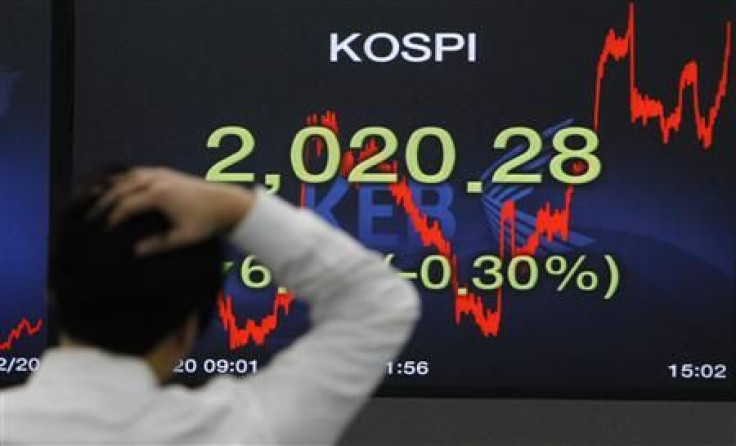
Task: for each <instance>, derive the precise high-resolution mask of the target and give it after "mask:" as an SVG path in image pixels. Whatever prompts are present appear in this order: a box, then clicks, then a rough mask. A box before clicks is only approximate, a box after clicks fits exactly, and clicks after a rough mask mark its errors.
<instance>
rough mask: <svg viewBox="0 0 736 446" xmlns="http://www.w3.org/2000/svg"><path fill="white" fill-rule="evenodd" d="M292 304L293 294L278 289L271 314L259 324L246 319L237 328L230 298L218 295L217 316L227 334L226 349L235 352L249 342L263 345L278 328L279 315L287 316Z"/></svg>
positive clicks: (221, 294)
mask: <svg viewBox="0 0 736 446" xmlns="http://www.w3.org/2000/svg"><path fill="white" fill-rule="evenodd" d="M293 302H294V295H293V294H291V293H288V292H286V291H284V290H281V289H279V290H278V291H277V292H276V297H275V298H274V301H273V308H272V312H271V313H269V314H268V315H266V316H265V317H264V318H263V319H262V320H261V321H260V322H257V321H255V320H254V319H248V320H246V322H245V324H244V326H243V327H239V326H238V322H237V320H236V316H235V311H234V310H233V298H232V296H229V295H227V296H225V295H224V294H223V293H220V295H219V297H218V298H217V314H218V315H219V317H220V320H221V322H222V325H223V328H224V329H225V332H226V333H227V334H228V347H229V348H230V349H231V350H236V349H238V348H240V347H243V346H245V345H248V344H249V343H250V342H253V343H255V344H256V345H263V343H264V342H265V341H266V338H267V337H268V335H270V334H271V333H272V332H273V331H274V330H276V329H277V328H278V327H279V322H280V315H281V314H282V313H283V315H284V316H288V315H289V311H290V309H291V304H292V303H293Z"/></svg>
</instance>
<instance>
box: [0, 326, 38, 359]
mask: <svg viewBox="0 0 736 446" xmlns="http://www.w3.org/2000/svg"><path fill="white" fill-rule="evenodd" d="M41 327H43V319H39V320H38V322H36V324H35V325H33V324H32V323H31V322H30V321H29V320H28V319H26V318H23V319H21V321H20V322H19V323H18V325H17V326H16V327H15V328H13V329H12V330H10V333H9V334H8V336H7V337H6V338H5V341H3V342H0V351H8V350H10V349H12V348H13V344H15V342H16V341H18V340H19V339H21V338H22V337H23V336H24V335H25V336H28V337H31V336H35V335H37V334H38V333H39V332H40V331H41Z"/></svg>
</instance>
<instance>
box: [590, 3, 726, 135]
mask: <svg viewBox="0 0 736 446" xmlns="http://www.w3.org/2000/svg"><path fill="white" fill-rule="evenodd" d="M636 56H637V54H636V11H635V7H634V3H630V4H629V19H628V26H627V29H626V32H625V33H624V35H623V36H618V35H617V34H616V30H615V29H613V28H610V29H609V30H608V34H607V35H606V39H605V42H604V44H603V49H602V50H601V53H600V56H599V58H598V65H597V69H596V83H595V102H594V106H593V128H594V129H595V130H596V131H598V130H599V126H600V105H601V92H602V88H603V79H604V78H605V76H606V68H607V65H608V63H609V61H610V59H613V61H616V62H619V61H621V60H622V59H624V58H626V57H628V62H629V107H630V113H631V123H632V124H634V123H636V122H637V121H641V124H642V125H643V126H646V125H647V124H648V122H649V120H650V119H654V120H657V121H658V122H659V129H660V132H661V134H662V142H663V143H664V144H667V143H668V142H669V141H670V134H671V133H672V132H677V131H679V129H680V125H681V124H682V121H683V108H684V105H685V97H684V96H685V91H686V90H687V89H688V88H689V89H691V96H692V108H693V120H694V122H695V127H696V130H697V137H698V140H699V141H700V142H701V143H702V145H703V148H704V149H706V150H707V149H709V148H710V147H711V145H712V144H713V131H714V128H715V125H716V122H717V120H718V116H719V113H720V111H721V105H722V102H723V99H724V97H725V96H726V92H727V87H728V75H729V73H728V69H729V63H730V59H731V22H730V21H728V22H726V42H725V47H724V50H723V67H722V68H721V75H720V79H719V81H718V87H717V91H716V94H715V98H714V100H713V103H712V105H711V106H710V108H709V109H708V110H707V111H706V112H703V110H702V109H701V98H700V93H701V92H700V68H699V65H698V61H697V60H695V59H693V60H690V61H688V62H687V63H686V64H685V66H683V68H682V71H681V72H680V80H679V85H678V89H677V105H675V106H674V107H673V108H672V110H671V111H667V110H666V109H665V106H664V103H663V101H662V100H661V99H658V98H655V97H651V96H649V95H648V94H646V93H644V92H642V90H641V89H640V88H639V86H638V85H637V77H636V74H637V73H636V68H637V65H636V62H637V61H636Z"/></svg>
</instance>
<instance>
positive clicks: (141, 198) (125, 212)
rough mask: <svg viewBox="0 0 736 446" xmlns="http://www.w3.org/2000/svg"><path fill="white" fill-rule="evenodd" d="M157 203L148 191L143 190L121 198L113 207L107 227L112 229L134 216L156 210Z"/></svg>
mask: <svg viewBox="0 0 736 446" xmlns="http://www.w3.org/2000/svg"><path fill="white" fill-rule="evenodd" d="M157 205H158V203H157V202H156V197H155V195H154V194H153V193H151V191H150V189H143V190H140V191H137V192H132V193H130V194H129V195H126V196H123V197H122V198H120V199H119V200H118V201H117V202H115V204H114V205H113V208H112V210H111V211H110V215H109V216H108V218H107V225H108V227H114V226H117V225H118V224H120V223H121V222H123V221H125V220H127V219H128V218H130V217H132V216H133V215H135V214H139V213H141V212H144V211H148V210H151V209H154V208H156V207H157Z"/></svg>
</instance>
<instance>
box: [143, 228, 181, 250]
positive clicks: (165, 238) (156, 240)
mask: <svg viewBox="0 0 736 446" xmlns="http://www.w3.org/2000/svg"><path fill="white" fill-rule="evenodd" d="M187 242H188V240H187V238H186V236H185V234H184V233H183V232H181V231H177V230H173V231H171V232H167V233H165V234H159V235H154V236H151V237H147V238H145V239H143V240H141V241H140V242H138V243H137V244H136V245H135V253H136V255H138V256H139V257H145V256H149V255H153V254H158V253H161V252H165V251H169V250H172V249H176V248H179V247H181V246H183V245H185V244H186V243H187Z"/></svg>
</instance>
